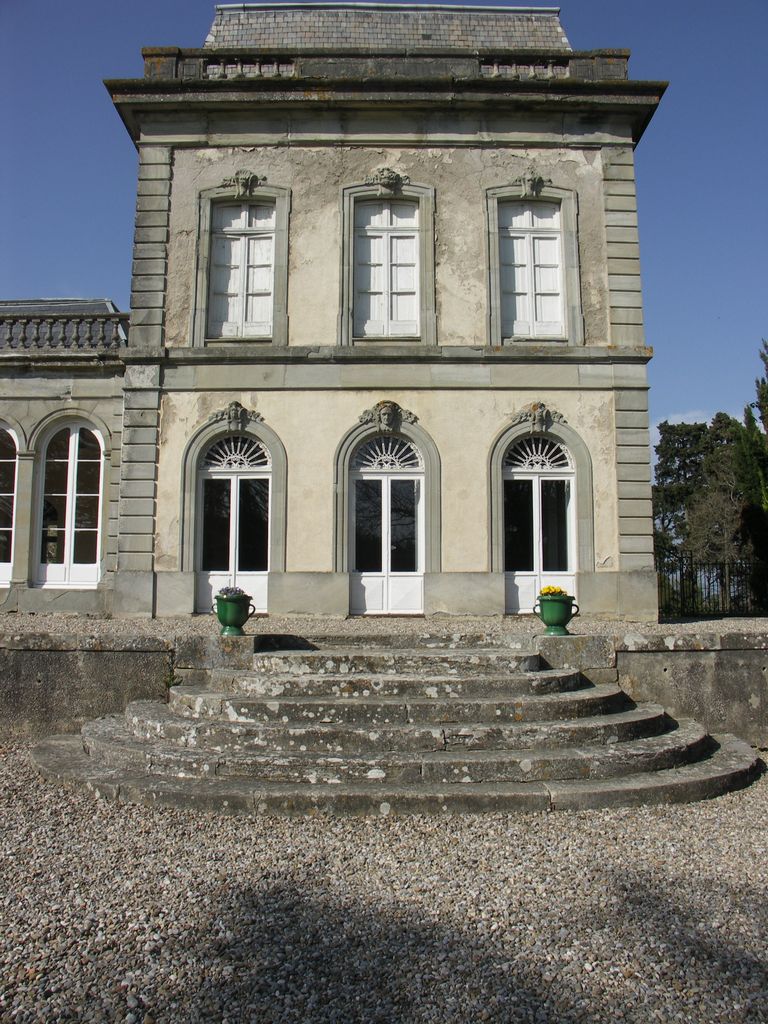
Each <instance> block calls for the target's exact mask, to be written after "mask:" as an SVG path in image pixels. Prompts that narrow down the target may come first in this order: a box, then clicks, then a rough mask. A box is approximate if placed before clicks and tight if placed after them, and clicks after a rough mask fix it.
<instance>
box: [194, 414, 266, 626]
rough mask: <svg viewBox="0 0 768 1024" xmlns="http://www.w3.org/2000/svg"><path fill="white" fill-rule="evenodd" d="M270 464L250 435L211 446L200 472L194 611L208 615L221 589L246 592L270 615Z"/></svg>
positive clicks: (216, 442) (264, 447)
mask: <svg viewBox="0 0 768 1024" xmlns="http://www.w3.org/2000/svg"><path fill="white" fill-rule="evenodd" d="M271 477H272V460H271V457H270V453H269V451H268V449H267V447H266V446H265V445H264V444H262V442H261V441H259V440H258V439H257V438H255V437H252V436H249V435H246V434H229V435H226V436H225V437H222V438H219V439H218V440H217V441H215V442H214V443H213V444H211V445H210V447H208V448H207V449H206V450H205V452H204V453H203V455H202V456H201V458H200V462H199V465H198V471H197V507H198V510H199V514H198V523H199V527H198V537H197V558H196V565H197V574H196V607H197V609H198V611H203V612H207V611H210V608H211V604H212V602H213V596H214V595H215V594H216V593H217V592H218V591H219V590H220V589H221V587H226V586H232V587H242V589H243V590H245V591H247V592H248V593H249V594H251V595H252V597H253V603H254V605H255V606H256V610H257V611H266V610H267V579H268V575H267V574H268V572H269V547H270V504H271Z"/></svg>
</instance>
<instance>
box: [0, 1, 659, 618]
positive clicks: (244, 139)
mask: <svg viewBox="0 0 768 1024" xmlns="http://www.w3.org/2000/svg"><path fill="white" fill-rule="evenodd" d="M143 54H144V77H143V78H141V79H137V80H119V81H109V82H107V86H108V88H109V90H110V93H111V95H112V98H113V101H114V103H115V106H116V108H117V111H118V113H119V114H120V116H121V117H122V119H123V122H124V123H125V126H126V128H127V130H128V132H129V133H130V135H131V138H132V139H133V140H134V142H135V144H136V148H137V151H138V156H139V171H138V188H137V202H136V228H135V242H134V262H133V279H132V293H131V313H130V326H129V328H128V329H127V330H125V331H124V330H123V321H124V319H125V318H121V317H120V316H118V315H117V314H116V312H115V311H114V308H97V307H94V306H89V307H87V308H85V309H78V308H72V307H64V306H62V307H60V308H57V309H52V308H50V307H44V308H39V307H35V306H33V307H29V308H26V309H23V308H22V309H19V308H18V307H15V306H12V305H9V304H6V306H5V308H0V316H2V323H0V360H1V365H2V380H1V381H0V388H1V389H2V390H1V393H0V394H1V399H2V402H1V405H0V428H1V429H0V502H1V504H0V508H2V514H3V518H2V522H0V559H4V561H0V586H2V588H3V589H2V591H0V593H2V594H3V595H4V598H3V600H4V607H5V608H6V609H14V608H20V609H45V608H47V607H51V606H54V605H55V607H56V608H57V609H59V610H67V609H70V610H81V611H94V612H100V611H101V612H103V611H112V612H114V613H115V614H122V615H153V614H155V615H170V614H183V613H191V612H193V611H196V610H197V611H207V610H208V609H209V608H210V605H211V598H212V594H213V593H215V591H216V590H217V589H218V587H219V586H221V585H224V584H234V585H239V586H242V587H243V588H244V589H246V590H247V591H248V592H249V593H251V594H253V596H254V602H255V603H256V605H257V606H258V608H259V609H260V610H262V611H268V612H270V613H273V614H283V613H294V612H295V613H316V614H327V615H346V614H348V613H353V614H366V613H368V614H370V613H410V614H414V613H421V612H423V613H425V614H433V613H453V614H463V613H473V614H502V613H504V612H505V611H506V612H511V613H516V612H519V611H529V610H530V609H531V607H532V605H533V603H534V600H535V597H536V594H537V593H538V590H539V589H540V587H541V586H544V585H548V584H556V585H560V586H563V587H566V588H567V589H568V590H570V591H571V592H573V593H575V594H576V596H577V599H578V601H579V604H580V605H581V609H582V611H583V612H585V613H589V614H596V615H601V614H602V615H610V616H619V617H625V618H630V619H632V618H634V619H649V618H654V617H655V615H656V582H655V574H654V572H653V556H652V520H651V502H650V459H649V442H648V405H647V376H646V365H647V362H648V359H649V358H650V354H651V353H650V350H649V349H648V348H647V347H646V344H645V337H644V333H643V326H642V303H641V292H640V268H639V253H638V229H637V206H636V196H635V181H634V166H633V150H634V146H635V145H636V144H637V142H638V141H639V139H640V137H641V135H642V133H643V131H644V129H645V127H646V125H647V124H648V121H649V119H650V117H651V116H652V114H653V112H654V110H655V107H656V105H657V104H658V102H659V100H660V98H661V95H662V93H663V89H664V86H663V84H660V83H657V82H637V81H632V80H630V79H629V78H628V53H627V51H624V50H610V51H589V52H576V51H574V50H573V49H572V48H571V47H570V45H569V43H568V40H567V38H566V36H565V33H564V31H563V29H562V27H561V24H560V21H559V16H558V11H557V10H556V9H551V8H548V9H544V8H514V7H512V8H490V7H462V6H437V5H430V4H359V5H358V4H349V3H297V4H270V3H261V4H243V5H226V6H220V7H217V8H216V13H215V19H214V22H213V25H212V28H211V31H210V34H209V36H208V38H207V39H206V41H205V44H204V46H203V47H201V48H200V49H194V50H181V49H176V48H162V49H157V48H154V49H146V50H144V51H143ZM126 326H127V325H126Z"/></svg>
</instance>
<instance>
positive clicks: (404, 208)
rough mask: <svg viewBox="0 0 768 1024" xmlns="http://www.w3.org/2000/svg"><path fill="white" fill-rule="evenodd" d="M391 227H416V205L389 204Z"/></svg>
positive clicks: (417, 207)
mask: <svg viewBox="0 0 768 1024" xmlns="http://www.w3.org/2000/svg"><path fill="white" fill-rule="evenodd" d="M390 210H391V215H392V227H395V228H400V227H409V228H410V227H416V225H417V224H418V222H419V216H418V212H419V205H418V203H407V202H393V203H391V204H390Z"/></svg>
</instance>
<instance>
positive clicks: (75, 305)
mask: <svg viewBox="0 0 768 1024" xmlns="http://www.w3.org/2000/svg"><path fill="white" fill-rule="evenodd" d="M117 312H119V310H118V308H117V306H116V305H115V304H114V302H113V301H112V300H111V299H0V317H2V316H7V315H13V316H23V315H28V316H58V315H61V316H85V315H90V314H93V315H96V314H98V313H117Z"/></svg>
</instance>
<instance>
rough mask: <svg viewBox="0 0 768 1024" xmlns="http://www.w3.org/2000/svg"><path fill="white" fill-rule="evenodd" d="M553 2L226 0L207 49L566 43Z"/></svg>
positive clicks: (551, 46) (545, 46)
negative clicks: (237, 0) (234, 0)
mask: <svg viewBox="0 0 768 1024" xmlns="http://www.w3.org/2000/svg"><path fill="white" fill-rule="evenodd" d="M559 14H560V11H559V8H556V7H537V8H531V7H463V6H458V5H443V4H404V3H400V4H398V3H393V4H376V3H370V4H366V3H359V4H356V3H312V2H310V3H254V4H222V5H217V7H216V16H215V18H214V22H213V25H212V26H211V31H210V33H209V35H208V38H207V39H206V41H205V46H206V48H209V49H230V48H238V47H244V48H254V49H259V50H270V49H271V50H283V51H285V50H300V49H312V50H315V51H322V52H333V53H338V52H341V51H344V50H357V49H364V50H369V51H370V52H371V53H382V52H384V53H392V52H405V51H408V52H412V51H414V50H426V49H429V50H448V51H450V50H498V51H501V50H561V51H569V50H570V49H571V46H570V43H569V42H568V39H567V38H566V35H565V32H564V31H563V28H562V26H561V24H560V17H559Z"/></svg>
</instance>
